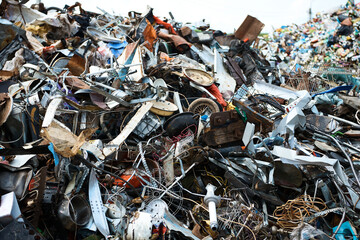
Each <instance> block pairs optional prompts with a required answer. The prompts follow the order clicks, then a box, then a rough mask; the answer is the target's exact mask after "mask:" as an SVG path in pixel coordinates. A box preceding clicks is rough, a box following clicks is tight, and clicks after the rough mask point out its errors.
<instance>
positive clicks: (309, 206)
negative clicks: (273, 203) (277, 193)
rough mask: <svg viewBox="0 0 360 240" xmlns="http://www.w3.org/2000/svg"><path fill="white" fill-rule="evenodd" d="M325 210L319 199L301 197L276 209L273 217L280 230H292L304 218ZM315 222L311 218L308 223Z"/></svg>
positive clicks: (323, 203) (322, 202) (306, 196)
mask: <svg viewBox="0 0 360 240" xmlns="http://www.w3.org/2000/svg"><path fill="white" fill-rule="evenodd" d="M326 208H327V206H326V204H325V202H324V201H323V200H322V199H321V198H317V197H315V198H313V197H311V196H309V195H301V196H299V197H298V198H295V199H293V200H288V201H287V202H286V203H285V204H283V205H281V206H279V207H277V208H276V209H275V211H274V214H273V215H274V217H275V218H276V219H277V224H278V225H279V226H280V227H281V228H285V229H294V228H296V227H297V226H298V225H299V223H300V222H303V220H304V218H306V217H309V216H311V215H313V214H315V213H317V212H321V211H324V210H325V209H326ZM315 220H316V218H313V219H312V220H311V221H310V223H311V222H313V221H315Z"/></svg>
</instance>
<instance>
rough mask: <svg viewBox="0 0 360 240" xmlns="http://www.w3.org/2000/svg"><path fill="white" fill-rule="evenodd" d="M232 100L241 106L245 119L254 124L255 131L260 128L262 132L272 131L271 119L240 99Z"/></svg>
mask: <svg viewBox="0 0 360 240" xmlns="http://www.w3.org/2000/svg"><path fill="white" fill-rule="evenodd" d="M234 102H235V104H236V105H237V106H238V107H241V109H242V110H244V111H245V113H246V116H247V120H248V121H249V122H251V123H254V124H255V126H256V127H255V131H260V129H261V131H262V133H268V132H271V131H272V127H273V124H274V122H273V121H272V120H271V119H269V118H267V117H265V116H263V115H261V114H260V113H258V112H256V111H255V110H253V109H252V108H251V107H249V106H247V105H246V104H244V103H243V102H241V101H237V100H234Z"/></svg>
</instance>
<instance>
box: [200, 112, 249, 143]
mask: <svg viewBox="0 0 360 240" xmlns="http://www.w3.org/2000/svg"><path fill="white" fill-rule="evenodd" d="M210 119H211V118H210ZM220 121H223V120H220ZM244 129H245V124H244V122H243V121H242V120H238V121H237V122H234V123H230V124H228V125H226V126H225V127H221V128H214V129H211V130H210V131H209V132H207V133H205V134H204V141H205V143H206V144H207V145H209V146H217V145H220V144H225V143H230V142H235V141H240V140H241V139H242V137H243V134H244Z"/></svg>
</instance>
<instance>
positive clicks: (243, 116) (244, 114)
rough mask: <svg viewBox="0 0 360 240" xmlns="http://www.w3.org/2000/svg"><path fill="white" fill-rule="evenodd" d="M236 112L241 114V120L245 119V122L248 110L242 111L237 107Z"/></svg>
mask: <svg viewBox="0 0 360 240" xmlns="http://www.w3.org/2000/svg"><path fill="white" fill-rule="evenodd" d="M235 110H236V112H237V113H238V114H239V116H240V118H241V120H243V122H244V123H246V121H247V116H246V112H245V111H244V110H242V111H240V110H239V108H238V107H235Z"/></svg>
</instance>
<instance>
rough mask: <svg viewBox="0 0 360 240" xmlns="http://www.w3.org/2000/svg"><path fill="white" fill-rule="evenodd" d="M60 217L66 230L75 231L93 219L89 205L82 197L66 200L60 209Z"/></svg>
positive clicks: (77, 196) (76, 196)
mask: <svg viewBox="0 0 360 240" xmlns="http://www.w3.org/2000/svg"><path fill="white" fill-rule="evenodd" d="M58 217H59V219H60V220H61V222H62V224H63V226H64V228H66V229H68V230H72V231H73V230H75V229H76V226H85V225H86V224H87V223H88V222H89V220H90V217H91V209H90V205H89V203H88V202H87V201H86V200H85V199H84V198H83V197H82V196H80V195H75V196H73V197H72V198H70V199H69V198H67V199H64V200H63V201H62V203H61V205H60V207H59V211H58Z"/></svg>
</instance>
